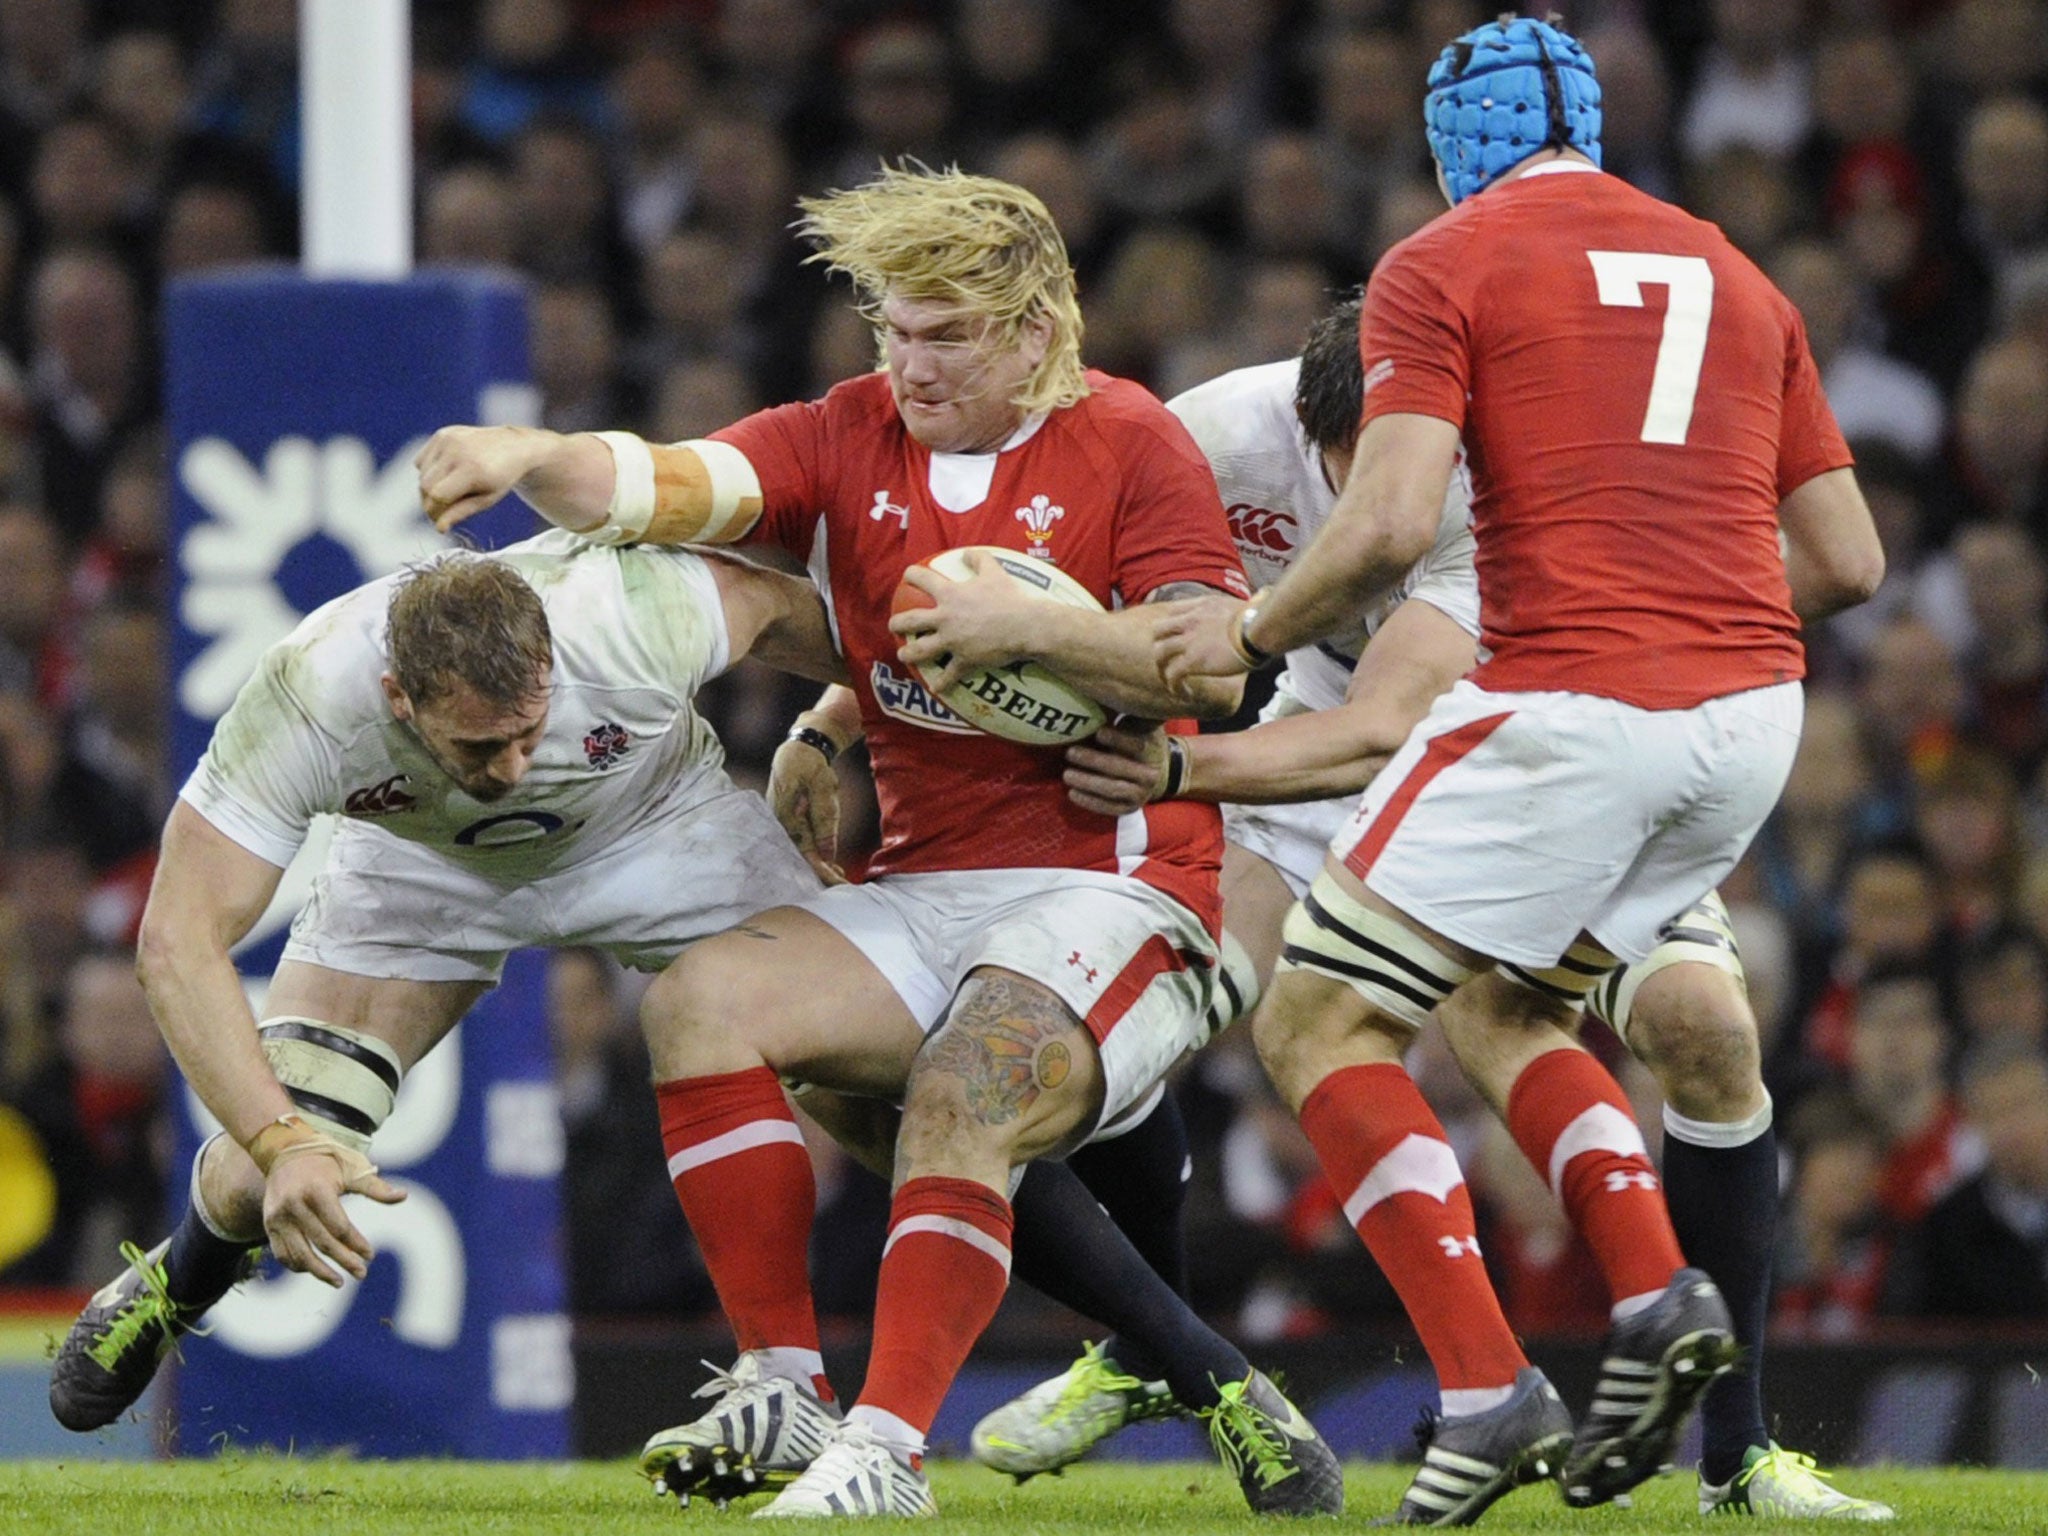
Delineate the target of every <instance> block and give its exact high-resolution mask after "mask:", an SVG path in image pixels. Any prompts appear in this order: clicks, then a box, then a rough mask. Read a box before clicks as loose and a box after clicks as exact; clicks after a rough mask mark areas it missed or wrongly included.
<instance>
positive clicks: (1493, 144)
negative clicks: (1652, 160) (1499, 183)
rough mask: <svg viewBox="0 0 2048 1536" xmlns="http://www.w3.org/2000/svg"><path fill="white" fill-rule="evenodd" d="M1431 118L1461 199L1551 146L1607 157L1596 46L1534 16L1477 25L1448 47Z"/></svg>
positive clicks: (1432, 74) (1435, 145)
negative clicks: (1603, 150) (1595, 63)
mask: <svg viewBox="0 0 2048 1536" xmlns="http://www.w3.org/2000/svg"><path fill="white" fill-rule="evenodd" d="M1422 117H1423V124H1424V127H1425V128H1426V130H1427V132H1428V136H1429V148H1430V152H1431V153H1432V154H1434V155H1435V156H1436V162H1437V165H1438V166H1439V167H1440V168H1441V169H1442V171H1443V173H1444V184H1445V186H1446V187H1447V188H1448V189H1449V192H1450V197H1451V201H1452V203H1454V204H1455V203H1461V202H1463V201H1464V200H1465V199H1466V198H1468V197H1470V196H1471V195H1472V194H1473V193H1475V192H1477V191H1480V190H1481V189H1482V188H1484V187H1486V186H1487V185H1488V184H1489V183H1491V182H1492V181H1493V180H1494V179H1495V178H1496V177H1498V176H1499V175H1500V174H1501V173H1502V172H1503V171H1505V170H1507V169H1509V168H1510V167H1512V166H1515V165H1519V164H1520V163H1521V162H1522V161H1524V160H1526V159H1528V158H1529V156H1531V155H1533V154H1535V153H1536V152H1537V151H1538V150H1540V149H1544V148H1546V147H1549V146H1552V145H1568V146H1569V147H1571V148H1573V149H1576V150H1578V151H1579V152H1580V153H1581V154H1584V155H1586V156H1587V157H1588V158H1589V159H1591V160H1592V162H1593V163H1594V164H1595V165H1598V164H1599V163H1600V81H1599V79H1598V78H1597V77H1596V75H1595V74H1594V71H1593V58H1592V55H1591V54H1589V53H1587V52H1586V50H1585V48H1584V47H1582V46H1581V45H1580V43H1579V41H1578V39H1577V38H1575V37H1573V36H1572V35H1571V34H1570V33H1568V32H1563V31H1560V30H1559V29H1558V28H1556V27H1553V26H1551V25H1550V24H1549V23H1548V22H1542V21H1534V20H1531V19H1530V18H1528V17H1526V16H1525V17H1520V18H1517V19H1516V20H1514V21H1510V22H1508V23H1507V24H1505V25H1503V24H1502V23H1500V22H1497V21H1490V22H1488V23H1487V24H1486V25H1485V26H1483V27H1475V28H1473V29H1472V30H1471V31H1470V32H1467V33H1466V34H1465V35H1464V36H1463V37H1461V38H1459V39H1458V40H1457V41H1456V42H1454V43H1452V44H1451V45H1450V46H1449V47H1448V48H1446V49H1444V51H1443V52H1442V54H1440V55H1439V56H1438V58H1437V61H1436V63H1435V64H1434V65H1433V66H1431V68H1430V71H1429V94H1428V96H1427V97H1425V98H1424V100H1423V105H1422Z"/></svg>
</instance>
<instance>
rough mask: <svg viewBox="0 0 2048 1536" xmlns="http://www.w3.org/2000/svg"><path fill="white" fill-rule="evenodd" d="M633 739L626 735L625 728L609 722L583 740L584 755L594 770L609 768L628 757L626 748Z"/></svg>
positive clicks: (598, 727)
mask: <svg viewBox="0 0 2048 1536" xmlns="http://www.w3.org/2000/svg"><path fill="white" fill-rule="evenodd" d="M632 742H633V738H632V737H630V736H628V735H627V734H626V730H625V727H624V726H621V725H614V724H613V723H612V722H611V721H609V720H607V721H605V723H604V724H602V725H600V726H597V727H596V728H595V729H593V730H592V731H591V733H590V734H589V735H588V736H585V737H584V738H583V755H584V756H585V757H587V758H589V759H590V766H591V767H593V768H598V769H604V768H609V767H611V765H612V764H613V763H616V762H617V761H618V760H619V759H620V758H622V757H624V756H625V755H626V748H627V747H629V746H630V745H632Z"/></svg>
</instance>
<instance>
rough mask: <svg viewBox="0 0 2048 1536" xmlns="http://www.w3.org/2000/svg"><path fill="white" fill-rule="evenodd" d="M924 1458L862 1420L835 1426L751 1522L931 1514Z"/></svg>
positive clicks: (933, 1507) (932, 1505)
mask: <svg viewBox="0 0 2048 1536" xmlns="http://www.w3.org/2000/svg"><path fill="white" fill-rule="evenodd" d="M938 1512H939V1506H938V1505H937V1504H936V1503H934V1502H933V1500H932V1485H931V1483H930V1481H929V1480H928V1479H927V1478H926V1477H925V1475H924V1458H923V1457H922V1456H919V1455H915V1454H912V1453H909V1452H905V1451H899V1450H896V1449H895V1448H893V1447H892V1446H889V1445H887V1444H885V1443H884V1442H883V1441H882V1440H881V1439H880V1438H879V1437H877V1436H876V1434H875V1433H874V1431H873V1430H871V1429H869V1428H868V1427H867V1426H866V1425H865V1424H840V1425H839V1426H838V1427H837V1428H835V1429H834V1430H833V1431H832V1438H831V1439H830V1440H829V1441H827V1442H826V1445H825V1449H824V1450H823V1451H821V1452H820V1453H819V1455H818V1459H817V1460H816V1461H813V1462H812V1463H811V1465H810V1467H809V1468H808V1469H807V1470H806V1471H805V1472H804V1474H803V1476H801V1477H799V1478H798V1479H797V1480H796V1481H795V1482H793V1483H791V1484H790V1485H789V1486H788V1487H787V1488H785V1489H783V1490H782V1492H781V1493H779V1494H777V1495H776V1496H775V1502H774V1503H772V1504H768V1505H764V1506H763V1507H762V1508H760V1509H757V1510H755V1511H754V1518H755V1519H756V1520H791V1519H796V1520H802V1519H829V1518H830V1517H832V1516H834V1515H895V1516H909V1515H936V1514H937V1513H938Z"/></svg>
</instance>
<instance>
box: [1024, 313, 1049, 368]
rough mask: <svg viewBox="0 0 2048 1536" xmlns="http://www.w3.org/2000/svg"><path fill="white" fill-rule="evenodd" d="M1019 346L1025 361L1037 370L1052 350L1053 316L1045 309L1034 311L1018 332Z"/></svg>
mask: <svg viewBox="0 0 2048 1536" xmlns="http://www.w3.org/2000/svg"><path fill="white" fill-rule="evenodd" d="M1017 345H1018V347H1019V349H1020V350H1022V352H1023V354H1024V361H1025V362H1026V363H1028V364H1029V365H1030V366H1031V367H1032V368H1033V369H1036V368H1037V367H1038V365H1039V364H1040V363H1042V362H1044V361H1045V354H1046V353H1048V352H1050V351H1051V350H1052V316H1051V315H1049V314H1047V313H1046V312H1045V311H1044V310H1043V309H1036V310H1033V311H1032V312H1031V314H1030V315H1029V316H1028V317H1027V318H1026V319H1025V321H1024V324H1023V325H1022V327H1020V328H1019V330H1018V333H1017Z"/></svg>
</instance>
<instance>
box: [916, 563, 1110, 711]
mask: <svg viewBox="0 0 2048 1536" xmlns="http://www.w3.org/2000/svg"><path fill="white" fill-rule="evenodd" d="M970 554H979V555H985V556H987V557H988V558H989V559H990V560H992V561H993V562H994V563H995V564H996V566H997V567H998V568H1000V569H1001V570H1002V571H1003V572H1004V573H1005V574H1006V575H1008V576H1009V578H1010V579H1011V580H1012V581H1015V582H1017V583H1018V584H1020V585H1021V586H1023V587H1024V588H1025V590H1026V591H1028V592H1030V593H1031V594H1032V595H1033V596H1035V597H1038V598H1041V599H1043V600H1044V601H1046V602H1049V603H1065V604H1067V605H1068V606H1069V607H1073V608H1092V609H1094V610H1095V611H1096V612H1097V613H1100V612H1101V611H1102V604H1100V603H1098V602H1097V601H1096V600H1095V594H1094V593H1092V592H1090V591H1089V590H1088V589H1087V588H1086V587H1084V586H1082V585H1081V583H1079V582H1078V581H1076V580H1074V578H1073V577H1071V576H1069V575H1068V574H1067V573H1066V572H1065V571H1062V570H1061V569H1060V568H1059V567H1058V566H1056V565H1054V564H1053V563H1052V562H1051V561H1050V560H1040V559H1038V558H1037V557H1036V556H1033V555H1023V554H1019V553H1018V552H1017V551H1016V550H1014V549H1004V548H1002V547H1001V546H999V545H995V544H971V545H967V546H965V547H963V548H960V549H948V550H943V551H941V552H940V553H939V554H936V555H934V556H932V557H931V559H929V560H925V561H921V562H919V563H920V564H922V565H923V566H924V567H925V568H926V569H927V570H931V571H936V572H937V573H938V574H939V575H941V576H943V577H945V578H946V579H947V580H948V581H967V580H969V579H971V578H972V577H973V575H974V572H973V570H972V569H971V568H970V567H969V565H968V560H967V557H968V556H969V555H970ZM931 602H932V600H931V597H930V595H929V594H928V593H926V592H923V591H921V590H919V589H918V588H917V587H914V586H912V585H911V584H910V583H909V582H908V581H905V582H902V583H899V584H898V586H897V588H896V596H895V599H894V600H893V601H892V602H891V603H890V605H889V611H890V613H891V614H897V613H902V612H903V611H904V610H905V609H908V608H929V607H930V606H931ZM914 670H915V671H916V673H917V676H918V681H919V682H921V683H923V684H924V686H925V688H926V689H927V690H928V691H930V692H931V694H932V695H933V696H934V697H936V698H937V699H938V700H939V702H941V703H942V704H944V705H945V706H946V707H947V708H948V709H950V710H952V711H953V713H954V714H956V715H958V716H959V717H960V718H961V719H962V720H965V721H966V722H967V723H968V724H969V725H972V726H975V727H976V728H978V729H980V730H983V731H986V732H987V733H988V734H989V735H991V736H1000V737H1002V738H1003V740H1005V741H1016V742H1022V743H1023V744H1024V745H1026V746H1032V747H1060V746H1065V745H1066V744H1067V743H1068V742H1073V741H1080V740H1081V739H1083V738H1084V737H1087V736H1092V735H1094V734H1095V733H1096V732H1097V731H1098V730H1100V729H1101V728H1102V725H1103V723H1104V722H1105V721H1106V720H1108V719H1109V711H1107V710H1106V709H1104V708H1103V707H1102V706H1101V705H1100V704H1098V703H1097V702H1096V701H1095V700H1093V699H1091V698H1089V697H1088V695H1087V694H1085V693H1083V692H1081V691H1080V690H1079V689H1078V688H1076V687H1074V685H1073V684H1071V683H1069V682H1068V681H1066V679H1064V678H1062V677H1061V676H1059V674H1058V673H1056V672H1052V671H1050V670H1048V669H1047V668H1045V667H1042V666H1040V665H1039V664H1038V663H1037V662H1035V661H1014V662H1010V663H1008V664H1007V665H1004V666H999V667H988V668H985V669H984V670H982V671H979V672H970V673H968V674H967V675H966V676H965V677H963V678H961V679H960V681H959V682H957V683H955V684H954V685H953V686H952V687H951V688H948V689H945V690H943V691H941V690H940V689H939V688H938V687H937V686H936V683H935V680H936V679H937V677H938V675H939V669H938V668H936V667H933V668H931V669H930V670H927V669H926V668H925V667H923V666H919V667H916V668H914Z"/></svg>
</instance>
